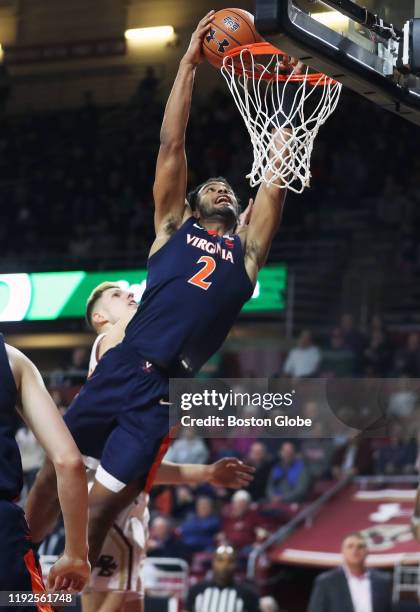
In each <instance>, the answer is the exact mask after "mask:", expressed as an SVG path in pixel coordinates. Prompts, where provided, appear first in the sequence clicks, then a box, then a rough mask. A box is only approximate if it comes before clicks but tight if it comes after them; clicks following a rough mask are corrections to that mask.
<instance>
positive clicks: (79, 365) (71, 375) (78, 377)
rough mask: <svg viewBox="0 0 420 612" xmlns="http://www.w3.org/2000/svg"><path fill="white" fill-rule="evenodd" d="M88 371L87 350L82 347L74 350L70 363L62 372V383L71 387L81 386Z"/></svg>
mask: <svg viewBox="0 0 420 612" xmlns="http://www.w3.org/2000/svg"><path fill="white" fill-rule="evenodd" d="M88 370H89V353H88V350H87V349H86V348H84V347H79V348H75V349H74V351H73V352H72V355H71V363H70V365H69V366H68V367H67V368H66V370H65V371H64V381H65V382H66V381H68V382H69V383H70V384H72V385H82V384H84V383H85V381H86V377H87V375H88Z"/></svg>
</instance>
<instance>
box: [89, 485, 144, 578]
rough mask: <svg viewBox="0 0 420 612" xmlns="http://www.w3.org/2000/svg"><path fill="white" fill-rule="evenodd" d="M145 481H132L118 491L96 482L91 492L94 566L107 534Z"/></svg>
mask: <svg viewBox="0 0 420 612" xmlns="http://www.w3.org/2000/svg"><path fill="white" fill-rule="evenodd" d="M142 485H143V483H140V482H132V483H130V484H128V485H127V486H125V487H124V488H123V489H122V490H121V491H119V492H118V493H114V492H113V491H110V490H109V489H107V488H106V487H104V486H103V485H102V484H101V483H100V482H98V481H97V480H95V483H94V485H93V487H92V489H91V491H90V493H89V527H88V539H89V560H90V563H91V565H92V567H94V565H95V563H96V561H97V560H98V557H99V555H100V552H101V550H102V547H103V545H104V542H105V538H106V535H107V533H108V531H109V530H110V528H111V527H112V524H113V523H114V522H115V520H116V518H117V516H118V515H119V513H120V512H122V511H123V510H124V509H125V508H126V507H127V506H128V505H129V504H131V503H132V502H133V501H134V500H135V499H136V497H137V496H138V495H139V493H140V492H141V490H142Z"/></svg>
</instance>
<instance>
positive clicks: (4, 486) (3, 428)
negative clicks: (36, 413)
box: [0, 334, 23, 500]
mask: <svg viewBox="0 0 420 612" xmlns="http://www.w3.org/2000/svg"><path fill="white" fill-rule="evenodd" d="M16 400H17V390H16V384H15V380H14V378H13V374H12V370H11V369H10V365H9V359H8V357H7V353H6V347H5V344H4V338H3V336H2V335H1V334H0V498H1V499H9V500H12V499H15V498H16V497H18V496H19V494H20V491H21V489H22V485H23V475H22V462H21V459H20V453H19V448H18V445H17V444H16V441H15V432H16V422H17V419H16Z"/></svg>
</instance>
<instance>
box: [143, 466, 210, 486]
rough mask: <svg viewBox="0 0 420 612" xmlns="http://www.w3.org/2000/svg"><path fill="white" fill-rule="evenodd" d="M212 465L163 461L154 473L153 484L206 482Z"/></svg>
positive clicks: (208, 479)
mask: <svg viewBox="0 0 420 612" xmlns="http://www.w3.org/2000/svg"><path fill="white" fill-rule="evenodd" d="M211 475H212V466H211V465H201V464H189V463H182V464H181V463H170V462H169V461H165V462H163V463H162V464H161V465H160V467H159V469H158V471H157V474H156V479H155V482H154V484H155V485H181V484H197V483H200V482H208V481H210V479H211Z"/></svg>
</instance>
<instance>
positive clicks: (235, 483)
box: [209, 457, 255, 489]
mask: <svg viewBox="0 0 420 612" xmlns="http://www.w3.org/2000/svg"><path fill="white" fill-rule="evenodd" d="M209 468H210V478H209V482H210V484H212V485H213V486H215V487H226V488H228V489H242V488H244V487H247V486H248V485H249V483H250V482H252V481H253V480H254V473H255V468H254V467H251V466H250V465H246V464H245V463H243V462H242V461H239V459H235V458H234V457H227V458H225V459H220V460H219V461H216V463H213V464H212V465H210V466H209Z"/></svg>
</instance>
